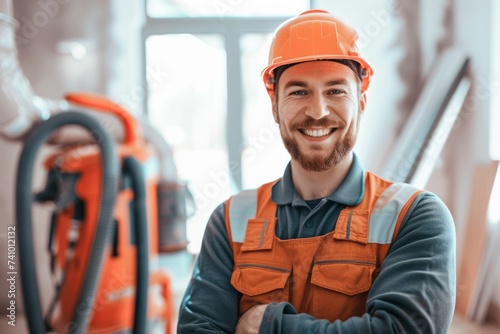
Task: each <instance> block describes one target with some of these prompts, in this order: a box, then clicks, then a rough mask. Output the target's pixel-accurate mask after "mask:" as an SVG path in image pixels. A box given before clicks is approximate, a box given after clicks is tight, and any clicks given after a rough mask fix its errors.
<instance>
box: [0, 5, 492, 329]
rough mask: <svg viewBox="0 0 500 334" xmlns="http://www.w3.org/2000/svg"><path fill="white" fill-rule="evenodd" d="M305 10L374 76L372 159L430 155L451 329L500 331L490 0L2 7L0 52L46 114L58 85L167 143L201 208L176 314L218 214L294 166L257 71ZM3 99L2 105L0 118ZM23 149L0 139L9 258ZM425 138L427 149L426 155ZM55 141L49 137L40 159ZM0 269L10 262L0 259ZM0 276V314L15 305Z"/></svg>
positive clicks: (167, 261) (178, 284)
mask: <svg viewBox="0 0 500 334" xmlns="http://www.w3.org/2000/svg"><path fill="white" fill-rule="evenodd" d="M310 8H322V9H326V10H328V11H330V12H331V13H333V14H335V15H338V16H340V17H342V18H343V19H345V21H347V22H349V23H351V24H352V25H353V26H354V27H356V29H357V30H358V33H359V35H360V39H361V45H360V46H361V48H362V50H363V54H364V57H365V59H367V60H368V61H369V62H370V63H371V65H372V67H373V68H374V70H375V74H374V77H373V80H372V83H371V86H370V89H369V90H368V93H367V101H368V103H367V107H366V111H365V114H364V116H363V119H362V123H361V130H360V136H359V139H358V142H357V144H356V147H355V151H356V153H357V154H358V156H359V157H360V159H361V161H362V162H363V164H364V166H365V167H366V169H368V170H371V171H373V172H375V173H378V174H381V175H384V176H386V177H390V178H395V177H396V178H397V177H398V176H399V174H398V173H399V172H398V171H400V170H401V168H402V169H404V162H405V161H406V160H405V159H406V158H408V159H410V160H411V159H412V158H414V157H418V158H419V159H420V160H423V159H422V156H424V158H425V157H429V156H431V157H430V158H429V159H430V160H431V162H429V163H428V167H427V170H428V172H427V173H426V174H425V173H424V174H425V176H424V177H423V181H422V180H421V181H419V182H420V183H419V184H420V185H421V186H424V187H425V188H427V189H429V190H431V191H433V192H435V193H436V194H438V195H439V196H440V197H441V198H442V199H443V201H444V202H445V203H446V204H447V205H448V207H449V208H450V211H451V212H452V214H453V216H454V218H455V224H456V232H457V255H458V257H457V261H458V262H457V277H458V284H457V306H456V314H457V318H456V321H455V322H454V325H453V330H454V331H455V333H466V332H467V333H483V332H485V333H486V332H487V331H489V332H491V333H500V325H499V324H500V284H499V282H500V270H498V267H500V260H499V257H498V252H499V251H500V248H499V247H497V245H498V242H500V232H499V231H500V229H499V227H498V226H499V225H500V224H498V223H499V222H500V210H499V207H500V205H499V203H500V180H499V179H500V177H499V176H498V175H499V173H498V160H499V159H500V134H499V131H500V116H499V112H498V110H499V107H500V105H499V101H500V64H499V62H498V61H497V60H498V59H500V23H499V20H498V18H499V17H500V2H499V1H496V0H481V1H472V0H356V1H340V0H329V1H326V0H315V1H314V0H311V1H309V0H286V1H285V0H272V1H268V0H252V1H245V0H209V1H206V0H205V1H202V0H189V1H188V0H134V1H132V0H121V1H118V0H87V1H82V0H24V1H15V2H13V3H12V2H11V1H2V2H1V7H0V12H2V13H3V14H2V15H1V16H0V25H1V26H3V29H4V30H2V32H0V53H2V54H1V55H0V58H3V59H6V57H7V56H9V57H12V55H14V57H15V58H16V59H17V62H18V63H17V65H16V68H17V69H16V71H17V72H18V73H19V71H20V72H21V73H22V75H23V76H24V77H25V78H26V81H24V84H25V85H29V86H30V87H31V88H30V89H31V92H32V94H33V96H35V97H37V98H39V99H41V100H42V101H45V103H46V104H45V105H46V107H47V106H48V107H47V109H51V108H57V106H58V105H60V104H61V103H62V102H61V101H62V100H63V97H64V95H65V94H66V93H68V92H74V91H85V92H94V93H98V94H102V95H105V96H107V97H109V98H110V99H112V100H113V101H116V102H117V103H119V104H120V105H121V106H123V107H124V108H125V109H127V110H129V111H130V112H131V113H132V114H133V115H134V116H135V117H137V118H143V119H146V120H147V121H149V122H150V123H151V124H152V125H153V126H154V127H155V129H156V130H158V132H159V133H161V135H162V136H163V137H164V139H165V140H166V142H167V143H168V144H169V145H170V147H171V150H172V159H173V162H174V163H175V165H176V169H177V177H178V179H179V180H181V181H182V182H183V183H185V184H186V185H187V187H188V189H189V190H190V193H191V194H192V202H193V203H194V204H193V203H191V204H190V205H191V206H192V207H193V208H195V210H194V209H193V210H192V211H194V214H192V215H190V217H189V218H188V219H187V222H186V227H185V228H186V240H187V241H188V242H189V243H188V245H187V248H185V249H183V250H181V251H176V252H170V253H167V254H162V255H160V264H161V265H164V266H165V268H166V269H167V270H168V272H169V275H170V276H171V280H172V282H173V292H174V294H173V295H174V298H175V303H176V304H175V305H176V308H177V307H178V306H177V305H178V301H179V299H180V296H182V294H183V292H184V288H185V286H186V284H187V279H188V277H189V275H190V270H191V264H192V258H193V257H194V256H195V255H196V253H197V252H198V251H199V248H200V244H201V239H202V237H203V231H204V228H205V225H206V222H207V220H208V218H209V216H210V214H211V212H212V211H213V210H214V208H215V207H216V206H217V205H218V204H220V203H221V202H222V201H224V200H225V199H227V198H228V196H230V195H232V194H234V193H236V192H237V191H239V190H241V189H245V188H254V187H257V186H258V185H260V184H262V183H264V182H268V181H270V180H273V179H276V178H278V177H280V176H281V175H282V173H283V170H284V167H285V166H286V164H287V162H288V161H289V156H288V154H287V152H286V150H285V149H284V147H283V146H282V142H281V137H280V135H279V131H278V128H277V126H276V124H275V123H274V121H273V118H272V114H271V105H270V101H269V98H268V96H267V93H266V91H265V88H264V86H263V84H262V81H261V78H260V72H261V70H262V69H263V68H264V67H265V66H266V64H267V52H268V50H269V45H270V42H271V38H272V33H273V31H274V29H276V27H277V26H278V25H279V24H280V23H281V22H283V21H284V20H285V19H287V18H289V17H291V16H294V15H297V14H299V13H301V12H302V11H305V10H307V9H310ZM8 34H13V35H8ZM12 37H13V38H14V39H13V40H14V41H15V47H13V45H12V43H10V44H9V39H10V38H12ZM9 66H11V67H9ZM9 68H11V69H12V63H11V64H10V65H8V64H7V65H5V66H2V61H1V60H0V76H1V78H0V84H2V89H3V90H4V91H6V90H7V89H9V85H11V84H12V82H13V78H14V77H13V76H12V75H13V74H12V73H11V72H9ZM10 89H12V88H10ZM460 91H461V92H462V96H461V97H460V96H458V97H457V96H456V94H455V93H456V92H459V93H460ZM436 92H437V93H439V94H441V95H439V96H437V97H436V96H435V95H433V93H434V94H437V93H436ZM454 94H455V95H454ZM457 94H458V93H457ZM453 98H454V99H453ZM436 101H437V102H436ZM443 101H444V102H443ZM433 103H434V104H433ZM436 105H437V106H436ZM4 109H5V108H4V106H2V105H0V114H2V113H3V114H4V116H2V118H1V119H2V121H4V122H5V124H6V123H7V122H8V120H9V118H8V116H9V115H7V114H6V111H4ZM433 109H436V110H437V112H438V113H439V112H441V114H440V118H439V119H438V118H437V116H436V115H434V116H432V115H431V114H429V112H430V111H431V110H433ZM444 111H447V112H448V114H443V112H444ZM443 115H444V116H443ZM423 124H428V125H429V124H431V125H429V126H430V127H432V129H433V130H435V129H436V128H437V127H439V126H443V124H444V128H445V130H443V132H441V133H437V134H436V132H434V133H433V136H427V132H426V131H427V130H426V129H424V128H425V126H424V125H423ZM0 125H3V124H0ZM108 128H109V129H111V130H112V131H113V132H114V133H115V134H116V136H117V137H120V136H121V134H120V133H121V131H122V130H121V129H120V126H119V124H117V123H113V121H112V120H111V121H110V125H109V127H108ZM424 133H425V136H424V137H419V134H424ZM401 143H406V146H404V145H402V144H401ZM22 145H23V143H22V140H12V139H9V138H6V137H5V136H4V137H2V138H0V160H2V163H1V164H0V165H1V167H0V168H1V170H2V173H1V174H0V189H2V191H1V192H0V213H1V216H2V218H1V220H0V251H1V254H7V227H8V226H11V225H13V224H14V222H15V210H14V207H15V196H14V194H15V177H16V170H17V168H18V161H19V156H20V152H21V149H22ZM398 145H399V146H398ZM403 146H404V147H403ZM433 148H436V149H435V151H436V152H435V153H436V154H431V153H429V152H431V151H432V150H433ZM50 151H51V148H50V147H49V146H48V147H45V148H44V151H43V152H42V154H41V155H42V156H47V154H49V153H50ZM427 154H428V156H427ZM398 166H399V167H398ZM398 168H399V169H398ZM45 174H46V172H45V171H44V169H43V167H42V165H40V168H39V169H36V170H35V173H34V177H33V180H34V184H35V186H36V185H39V186H42V185H43V184H44V182H45ZM495 180H497V181H496V182H495ZM34 212H36V214H34V217H35V218H34V235H35V238H34V247H35V250H36V254H37V260H36V261H37V266H38V267H39V269H38V274H39V276H40V277H47V279H45V278H42V279H41V283H39V284H41V285H42V288H41V289H40V290H41V291H42V297H41V299H42V304H44V305H46V304H47V303H48V302H47V300H49V299H50V297H49V296H50V294H51V287H52V283H50V279H48V277H50V273H49V267H50V266H49V265H48V262H49V258H48V254H46V250H45V249H46V240H47V238H48V230H49V229H48V227H47V226H48V223H47V222H48V221H50V219H49V214H48V213H47V212H46V210H44V207H43V206H42V207H38V208H36V209H35V211H34ZM18 233H20V232H18ZM2 256H3V257H5V256H4V255H2ZM0 271H1V272H2V275H5V276H6V273H7V272H8V268H7V261H6V260H5V259H3V258H2V259H1V260H0ZM2 277H3V276H2ZM4 282H5V279H4V278H2V285H1V286H2V289H1V290H2V292H1V294H0V305H1V308H0V309H1V310H2V312H5V311H6V308H7V306H8V303H9V300H8V298H7V292H4V291H6V289H4ZM44 284H45V286H46V288H43V285H44ZM18 288H20V282H18ZM18 299H19V301H20V300H21V298H20V297H19V298H18ZM175 312H177V309H175ZM18 316H19V318H18V319H19V321H18V322H17V326H16V327H15V328H12V327H11V326H8V325H6V322H7V321H8V318H6V317H5V316H2V320H1V321H2V327H1V328H0V329H1V332H2V333H27V329H26V328H27V327H26V325H25V324H24V323H23V321H22V308H20V309H18ZM469 326H470V327H469ZM476 326H482V327H476Z"/></svg>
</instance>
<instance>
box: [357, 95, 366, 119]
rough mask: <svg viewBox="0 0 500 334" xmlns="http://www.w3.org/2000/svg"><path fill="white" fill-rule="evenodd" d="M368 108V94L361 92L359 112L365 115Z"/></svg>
mask: <svg viewBox="0 0 500 334" xmlns="http://www.w3.org/2000/svg"><path fill="white" fill-rule="evenodd" d="M365 106H366V92H361V93H360V94H359V111H360V113H361V114H363V113H364V111H365Z"/></svg>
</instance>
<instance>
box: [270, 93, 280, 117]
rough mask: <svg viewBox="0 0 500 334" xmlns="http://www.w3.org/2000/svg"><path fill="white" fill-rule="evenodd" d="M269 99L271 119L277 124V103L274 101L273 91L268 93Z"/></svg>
mask: <svg viewBox="0 0 500 334" xmlns="http://www.w3.org/2000/svg"><path fill="white" fill-rule="evenodd" d="M269 98H270V99H271V106H272V108H273V117H274V121H275V122H276V123H279V116H278V102H277V101H276V94H275V93H274V91H269Z"/></svg>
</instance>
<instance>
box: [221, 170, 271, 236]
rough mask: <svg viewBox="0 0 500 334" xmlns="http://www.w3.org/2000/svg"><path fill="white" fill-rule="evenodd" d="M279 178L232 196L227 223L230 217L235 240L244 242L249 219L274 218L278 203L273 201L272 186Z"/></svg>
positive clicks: (227, 212) (230, 225) (229, 202)
mask: <svg viewBox="0 0 500 334" xmlns="http://www.w3.org/2000/svg"><path fill="white" fill-rule="evenodd" d="M278 181H279V179H278V180H276V181H273V182H269V183H266V184H264V185H262V186H260V187H259V188H258V189H251V190H243V191H242V192H240V193H239V194H237V195H235V196H233V197H231V199H230V200H229V201H228V204H227V205H228V207H227V208H226V210H227V211H226V224H227V219H229V226H228V228H229V230H230V231H231V239H232V241H233V242H243V241H244V240H245V233H246V229H247V225H248V220H249V219H253V218H258V217H260V218H273V217H275V216H276V208H277V205H276V203H274V202H273V201H272V198H271V197H272V196H271V193H272V187H273V185H274V184H275V183H276V182H278Z"/></svg>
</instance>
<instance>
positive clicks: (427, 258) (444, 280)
mask: <svg viewBox="0 0 500 334" xmlns="http://www.w3.org/2000/svg"><path fill="white" fill-rule="evenodd" d="M272 191H273V192H272V198H273V201H274V202H276V203H277V204H278V212H277V216H278V223H277V225H276V235H277V236H278V237H279V238H280V239H283V240H285V239H293V238H309V237H314V236H319V235H324V234H326V233H328V232H331V231H332V230H333V229H335V224H336V221H337V218H338V215H339V213H340V211H341V210H342V209H343V208H344V207H346V206H354V205H357V204H358V203H359V202H360V201H361V198H362V196H363V192H364V170H363V167H362V166H361V164H360V162H359V160H358V159H357V157H356V156H354V162H353V164H352V167H351V170H350V171H349V173H348V175H347V176H346V178H345V179H344V180H343V182H342V183H341V184H340V185H339V187H338V188H337V189H336V190H335V191H334V192H333V193H332V194H331V195H329V196H328V197H326V199H327V201H321V204H319V205H318V206H316V207H314V205H315V204H313V205H312V206H313V208H311V207H310V206H309V205H311V202H306V201H304V200H303V199H302V198H301V197H300V196H299V195H298V194H297V193H296V191H295V189H294V187H293V183H292V177H291V168H290V165H289V166H288V167H287V169H286V170H285V173H284V176H283V178H282V179H281V180H280V181H279V182H278V183H277V184H275V185H274V187H273V190H272ZM233 266H234V261H233V254H232V250H231V245H230V244H229V240H228V237H227V231H226V227H225V219H224V204H221V205H220V206H219V207H217V208H216V209H215V211H214V212H213V214H212V216H211V218H210V220H209V222H208V225H207V228H206V230H205V235H204V238H203V243H202V248H201V251H200V254H199V255H198V257H197V261H196V265H195V268H194V272H193V277H192V279H191V281H190V283H189V286H188V288H187V290H186V293H185V295H184V300H183V302H182V305H181V309H180V316H179V323H178V332H179V333H233V332H234V330H235V327H236V324H237V322H238V305H239V300H240V297H241V295H240V293H239V292H238V291H236V290H235V289H234V288H233V287H232V286H231V284H230V279H231V274H232V271H233ZM454 306H455V230H454V224H453V219H452V217H451V215H450V213H449V211H448V209H447V208H446V206H445V205H444V204H443V203H442V202H441V201H440V200H439V198H437V197H436V196H435V195H433V194H431V193H428V192H425V193H422V194H421V195H419V197H418V198H417V199H416V200H415V201H414V203H413V204H412V206H411V207H410V209H409V210H408V212H407V214H406V216H405V218H404V220H403V222H402V224H401V228H400V231H399V233H398V236H397V238H396V240H395V241H394V243H393V244H392V246H391V248H390V250H389V253H388V255H387V257H386V259H385V261H384V262H383V264H382V267H381V268H380V274H379V275H378V277H377V279H376V280H375V281H374V283H373V285H372V287H371V289H370V292H369V295H368V299H367V304H366V313H365V314H364V315H363V316H362V317H352V318H350V319H348V320H346V321H339V320H338V321H335V322H333V323H331V322H329V321H327V320H317V319H314V318H313V317H312V316H310V315H308V314H297V313H296V311H295V310H294V308H293V306H292V305H291V304H289V303H284V302H282V303H272V304H270V305H269V306H268V307H267V308H266V311H265V313H264V318H263V320H262V324H261V327H260V333H350V334H351V333H363V334H365V333H384V334H386V333H446V332H447V331H448V328H449V325H450V323H451V318H452V315H453V310H454Z"/></svg>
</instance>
